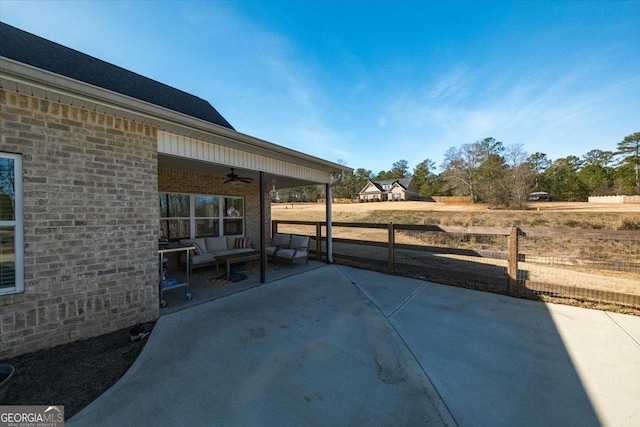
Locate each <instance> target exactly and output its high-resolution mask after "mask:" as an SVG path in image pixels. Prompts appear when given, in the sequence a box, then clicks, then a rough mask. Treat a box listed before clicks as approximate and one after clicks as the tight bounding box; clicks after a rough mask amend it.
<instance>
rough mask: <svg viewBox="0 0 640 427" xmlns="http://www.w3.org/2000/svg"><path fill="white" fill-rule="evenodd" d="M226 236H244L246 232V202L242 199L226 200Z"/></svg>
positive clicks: (232, 198) (226, 198) (231, 198)
mask: <svg viewBox="0 0 640 427" xmlns="http://www.w3.org/2000/svg"><path fill="white" fill-rule="evenodd" d="M223 221H224V234H225V235H229V234H242V231H243V230H244V200H243V199H242V198H240V197H225V198H224V219H223Z"/></svg>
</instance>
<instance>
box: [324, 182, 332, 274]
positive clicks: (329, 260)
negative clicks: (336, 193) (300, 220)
mask: <svg viewBox="0 0 640 427" xmlns="http://www.w3.org/2000/svg"><path fill="white" fill-rule="evenodd" d="M325 193H326V195H325V196H326V197H325V200H326V207H327V215H326V216H327V264H333V242H332V241H331V221H332V220H331V185H329V184H326V191H325Z"/></svg>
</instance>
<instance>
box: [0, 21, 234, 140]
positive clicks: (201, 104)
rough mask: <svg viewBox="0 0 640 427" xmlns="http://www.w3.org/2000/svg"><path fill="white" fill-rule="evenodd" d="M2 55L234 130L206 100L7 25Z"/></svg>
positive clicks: (0, 36) (0, 31)
mask: <svg viewBox="0 0 640 427" xmlns="http://www.w3.org/2000/svg"><path fill="white" fill-rule="evenodd" d="M0 56H3V57H5V58H9V59H12V60H14V61H18V62H22V63H24V64H28V65H31V66H34V67H37V68H41V69H43V70H47V71H50V72H52V73H56V74H60V75H62V76H65V77H69V78H72V79H75V80H79V81H81V82H84V83H89V84H91V85H94V86H98V87H101V88H103V89H107V90H111V91H113V92H117V93H120V94H123V95H127V96H130V97H132V98H136V99H139V100H141V101H145V102H149V103H151V104H155V105H158V106H161V107H164V108H168V109H170V110H173V111H177V112H179V113H183V114H186V115H189V116H192V117H195V118H198V119H202V120H205V121H207V122H210V123H214V124H216V125H220V126H224V127H226V128H229V129H233V127H232V126H231V125H230V124H229V122H227V121H226V120H225V118H224V117H222V116H221V115H220V113H218V112H217V111H216V109H215V108H213V107H212V106H211V104H209V103H208V102H207V101H205V100H204V99H200V98H198V97H197V96H194V95H191V94H188V93H186V92H183V91H181V90H178V89H176V88H173V87H171V86H167V85H165V84H163V83H160V82H157V81H155V80H152V79H149V78H147V77H144V76H141V75H140V74H136V73H134V72H131V71H129V70H125V69H124V68H121V67H118V66H116V65H113V64H110V63H108V62H105V61H102V60H100V59H97V58H94V57H92V56H89V55H86V54H84V53H82V52H78V51H77V50H73V49H70V48H68V47H65V46H62V45H60V44H58V43H54V42H51V41H49V40H46V39H43V38H42V37H38V36H36V35H33V34H31V33H27V32H25V31H22V30H20V29H18V28H15V27H12V26H10V25H7V24H5V23H3V22H0Z"/></svg>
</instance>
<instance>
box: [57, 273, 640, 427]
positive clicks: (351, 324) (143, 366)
mask: <svg viewBox="0 0 640 427" xmlns="http://www.w3.org/2000/svg"><path fill="white" fill-rule="evenodd" d="M638 402H640V318H638V317H634V316H627V315H620V314H614V313H607V312H602V311H596V310H589V309H583V308H577V307H570V306H561V305H554V304H545V303H540V302H533V301H525V300H518V299H513V298H509V297H505V296H501V295H495V294H489V293H483V292H477V291H471V290H467V289H460V288H455V287H450V286H444V285H439V284H434V283H430V282H425V281H420V280H414V279H409V278H403V277H396V276H387V275H384V274H380V273H376V272H371V271H366V270H359V269H354V268H349V267H343V266H336V265H323V266H318V268H314V269H311V270H309V271H305V272H301V274H297V275H293V276H290V277H286V278H283V279H281V280H276V281H273V282H270V283H267V284H266V285H260V286H256V287H254V288H252V289H249V290H246V291H244V292H240V293H235V294H233V295H230V296H226V297H224V298H220V299H217V300H214V301H211V302H207V303H203V304H200V305H194V306H193V307H191V308H189V309H188V310H182V311H178V312H175V313H173V314H168V315H164V316H162V317H161V318H160V319H159V321H158V323H157V324H156V327H155V329H154V331H153V333H152V334H151V336H150V337H149V342H148V343H147V345H146V346H145V348H144V350H143V352H142V354H141V355H140V356H139V358H138V360H136V362H135V363H134V365H133V366H132V368H131V369H130V370H129V371H128V372H127V373H126V374H125V375H124V376H123V378H122V379H121V380H120V381H119V382H118V383H116V384H115V385H114V386H113V387H112V388H111V389H109V390H108V391H107V392H105V394H103V395H102V396H101V397H100V398H98V399H97V400H96V401H94V402H93V403H92V404H91V405H89V406H88V407H87V408H85V409H84V410H82V411H81V412H80V413H78V414H76V415H75V416H74V417H73V418H72V419H71V420H70V421H68V422H67V425H70V426H75V425H78V426H85V425H92V426H94V425H105V426H107V425H108V426H111V425H149V426H151V425H153V426H163V425H166V426H174V425H189V426H198V425H203V426H204V425H207V426H211V425H223V426H230V425H233V426H272V425H273V426H281V425H296V426H298V425H318V426H320V425H321V426H327V425H331V426H342V425H343V426H354V425H366V426H372V425H376V426H377V425H398V426H400V425H402V426H410V425H419V426H422V425H461V426H484V425H487V426H501V425H503V426H514V425H517V426H539V425H562V426H572V425H575V426H589V425H594V426H595V425H610V426H626V425H629V426H632V425H634V426H635V425H639V424H640V405H638Z"/></svg>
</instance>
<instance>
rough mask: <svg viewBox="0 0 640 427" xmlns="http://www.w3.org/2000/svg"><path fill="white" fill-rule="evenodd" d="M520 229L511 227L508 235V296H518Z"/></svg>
mask: <svg viewBox="0 0 640 427" xmlns="http://www.w3.org/2000/svg"><path fill="white" fill-rule="evenodd" d="M519 234H520V229H519V228H518V227H515V226H512V227H511V232H510V233H509V266H508V267H507V274H508V275H509V295H512V296H518V295H520V285H519V284H518V235H519Z"/></svg>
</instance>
